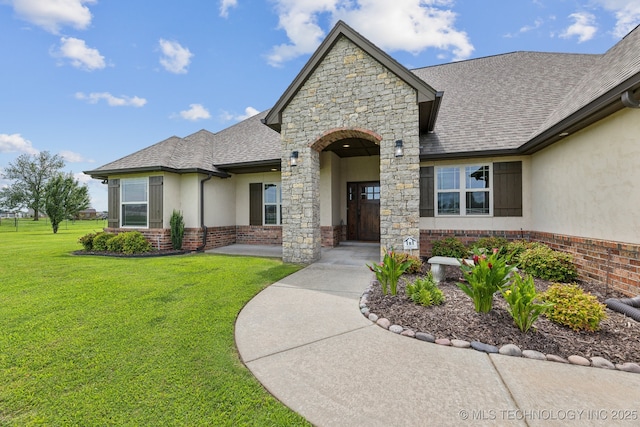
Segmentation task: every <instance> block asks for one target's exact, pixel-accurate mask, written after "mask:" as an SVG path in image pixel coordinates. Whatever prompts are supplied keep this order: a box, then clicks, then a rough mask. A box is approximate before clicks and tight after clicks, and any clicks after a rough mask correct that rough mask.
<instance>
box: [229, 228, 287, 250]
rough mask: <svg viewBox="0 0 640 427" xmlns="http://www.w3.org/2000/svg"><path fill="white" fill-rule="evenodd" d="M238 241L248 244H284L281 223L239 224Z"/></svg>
mask: <svg viewBox="0 0 640 427" xmlns="http://www.w3.org/2000/svg"><path fill="white" fill-rule="evenodd" d="M236 243H242V244H246V245H282V227H281V226H279V225H264V226H260V225H238V226H236Z"/></svg>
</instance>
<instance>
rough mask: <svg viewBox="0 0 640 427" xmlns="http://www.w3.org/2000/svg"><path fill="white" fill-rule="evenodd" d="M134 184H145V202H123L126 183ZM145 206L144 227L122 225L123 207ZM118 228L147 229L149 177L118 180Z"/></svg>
mask: <svg viewBox="0 0 640 427" xmlns="http://www.w3.org/2000/svg"><path fill="white" fill-rule="evenodd" d="M134 182H138V183H142V182H144V184H145V187H146V188H145V196H146V199H147V200H144V201H143V200H129V201H125V198H124V192H125V186H126V184H127V183H134ZM143 203H144V204H145V205H146V211H145V216H146V222H145V225H144V226H142V225H124V212H123V210H124V209H123V206H125V205H139V204H143ZM119 209H120V227H121V228H149V177H140V178H122V179H121V180H120V206H119Z"/></svg>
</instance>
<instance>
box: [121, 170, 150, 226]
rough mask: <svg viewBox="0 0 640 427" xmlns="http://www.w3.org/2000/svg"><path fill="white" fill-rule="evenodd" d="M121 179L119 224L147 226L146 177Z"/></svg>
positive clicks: (147, 182) (147, 191)
mask: <svg viewBox="0 0 640 427" xmlns="http://www.w3.org/2000/svg"><path fill="white" fill-rule="evenodd" d="M121 181H122V182H121V185H120V191H121V195H120V200H121V201H122V202H121V212H122V215H121V216H120V218H121V226H122V227H148V223H147V219H148V206H149V205H148V200H149V199H148V197H149V180H148V178H129V179H122V180H121Z"/></svg>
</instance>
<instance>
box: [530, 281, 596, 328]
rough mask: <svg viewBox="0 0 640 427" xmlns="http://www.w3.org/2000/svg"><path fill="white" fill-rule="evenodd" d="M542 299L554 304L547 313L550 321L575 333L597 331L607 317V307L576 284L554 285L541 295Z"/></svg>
mask: <svg viewBox="0 0 640 427" xmlns="http://www.w3.org/2000/svg"><path fill="white" fill-rule="evenodd" d="M540 299H541V300H543V301H545V302H548V303H551V304H552V307H551V308H550V309H549V310H548V311H547V312H546V313H545V316H546V317H547V318H548V319H549V320H551V321H552V322H555V323H559V324H561V325H565V326H568V327H570V328H571V329H573V330H574V331H581V330H586V331H592V332H593V331H597V330H599V329H600V322H601V321H602V320H603V319H605V318H606V317H607V314H606V312H605V305H604V304H602V303H600V302H598V300H597V298H596V297H595V296H593V295H591V294H589V293H585V292H584V291H583V290H582V288H580V287H579V286H578V285H575V284H571V285H563V284H560V283H554V284H553V285H552V286H550V287H549V289H547V290H546V291H545V292H543V293H542V294H541V295H540Z"/></svg>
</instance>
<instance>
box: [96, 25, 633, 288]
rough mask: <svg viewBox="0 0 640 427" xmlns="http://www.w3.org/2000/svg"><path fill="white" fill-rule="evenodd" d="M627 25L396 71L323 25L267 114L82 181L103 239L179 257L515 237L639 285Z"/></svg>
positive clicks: (610, 279) (340, 29) (310, 256)
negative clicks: (100, 205) (192, 252)
mask: <svg viewBox="0 0 640 427" xmlns="http://www.w3.org/2000/svg"><path fill="white" fill-rule="evenodd" d="M639 88H640V28H636V29H634V30H633V31H632V32H631V33H629V34H628V35H627V36H626V37H625V38H624V39H622V40H621V41H620V42H619V43H617V44H616V45H615V46H613V47H612V48H611V49H610V50H609V51H607V52H606V53H604V54H598V55H585V54H564V53H539V52H513V53H508V54H504V55H496V56H491V57H485V58H479V59H473V60H467V61H460V62H454V63H448V64H444V65H438V66H431V67H425V68H419V69H415V70H408V69H406V68H405V67H403V66H402V65H401V64H399V63H398V62H396V61H395V60H394V59H393V58H391V57H390V56H389V55H387V54H386V53H385V52H383V51H382V50H380V49H379V48H378V47H376V46H375V45H373V44H372V43H371V42H369V41H368V40H367V39H366V38H364V37H362V36H361V35H360V34H358V33H357V32H356V31H354V30H353V29H352V28H350V27H349V26H348V25H346V24H345V23H343V22H338V23H337V24H336V26H335V27H334V28H333V30H332V31H331V32H330V34H328V36H327V37H326V39H325V40H324V42H323V43H322V44H321V45H320V46H319V48H318V49H317V51H316V52H315V53H314V54H313V55H312V56H311V58H310V59H309V61H308V62H307V64H306V65H305V66H304V68H303V69H302V70H301V71H300V73H299V74H298V76H297V77H296V78H295V79H294V80H293V82H292V83H291V84H290V86H289V87H288V88H287V89H286V91H285V92H284V93H283V94H282V96H281V97H280V99H278V100H277V101H276V103H275V104H274V106H273V107H272V108H271V109H269V110H268V111H264V112H262V113H261V114H258V115H256V116H254V117H252V118H249V119H247V120H245V121H243V122H240V123H238V124H236V125H234V126H231V127H229V128H227V129H225V130H223V131H220V132H218V133H215V134H214V133H211V132H208V131H206V130H201V131H199V132H196V133H194V134H193V135H189V136H187V137H184V138H179V137H175V136H174V137H171V138H168V139H166V140H164V141H162V142H159V143H157V144H155V145H152V146H150V147H147V148H145V149H143V150H141V151H138V152H136V153H133V154H131V155H129V156H126V157H124V158H121V159H119V160H116V161H114V162H111V163H108V164H106V165H104V166H101V167H99V168H97V169H95V170H91V171H87V172H85V173H87V174H89V175H91V176H92V177H93V178H96V179H101V180H106V182H108V186H109V190H108V193H109V218H108V231H112V232H120V231H125V230H131V229H136V230H140V231H141V232H143V233H144V234H145V235H146V236H147V237H148V238H149V240H151V241H152V242H156V245H157V246H158V247H160V248H164V247H168V246H169V245H170V237H169V234H170V230H169V218H170V216H171V213H172V211H173V210H174V209H177V210H180V211H182V212H183V215H184V220H185V224H186V234H185V243H184V244H185V247H186V248H189V249H207V248H212V247H217V246H223V245H228V244H231V243H255V244H277V245H282V248H283V259H284V260H285V261H287V262H296V263H309V262H312V261H314V260H316V259H318V258H319V256H320V248H321V246H335V245H338V244H339V243H340V242H342V241H345V240H365V241H379V242H380V244H381V246H382V247H386V248H389V247H395V248H401V247H402V245H403V240H404V239H406V238H408V237H412V238H414V239H416V240H417V241H418V242H419V253H420V254H421V255H422V256H429V254H430V250H431V243H432V242H433V241H434V240H437V239H440V238H443V237H446V236H451V235H455V236H458V237H459V238H461V239H463V240H467V241H468V240H471V239H476V238H478V237H481V236H488V235H497V236H504V237H507V238H509V239H516V238H529V239H532V240H537V241H542V242H545V243H547V244H549V245H551V246H552V247H554V248H558V249H563V250H566V251H568V252H571V253H573V254H574V256H575V258H576V261H577V263H578V266H579V269H580V274H581V277H582V278H590V279H593V280H598V281H600V282H602V283H606V284H607V285H611V286H614V287H616V288H618V289H621V290H623V291H625V292H627V293H635V292H638V291H639V290H640V286H639V283H640V256H639V252H640V215H638V212H640V197H637V194H638V192H639V190H640V167H639V166H640V109H639V108H638V107H640V103H639V102H638V97H640V94H639V93H638V92H640V91H639Z"/></svg>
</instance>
